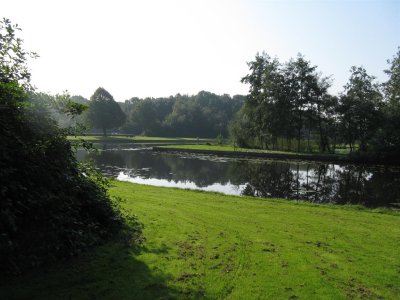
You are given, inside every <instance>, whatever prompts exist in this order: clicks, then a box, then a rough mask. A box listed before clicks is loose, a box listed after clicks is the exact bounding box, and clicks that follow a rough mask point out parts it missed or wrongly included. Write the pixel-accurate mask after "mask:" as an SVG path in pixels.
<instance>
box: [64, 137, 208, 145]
mask: <svg viewBox="0 0 400 300" xmlns="http://www.w3.org/2000/svg"><path fill="white" fill-rule="evenodd" d="M80 139H84V140H86V141H88V142H93V143H95V142H99V143H101V142H120V143H129V142H132V143H136V142H140V141H146V142H152V141H154V142H159V141H163V142H164V141H165V142H168V141H172V142H179V141H182V142H197V141H199V142H203V143H205V142H208V141H210V139H200V138H199V139H196V138H183V137H176V138H175V137H174V138H168V137H151V136H125V135H109V136H100V135H99V136H96V135H81V136H68V140H70V141H76V140H80Z"/></svg>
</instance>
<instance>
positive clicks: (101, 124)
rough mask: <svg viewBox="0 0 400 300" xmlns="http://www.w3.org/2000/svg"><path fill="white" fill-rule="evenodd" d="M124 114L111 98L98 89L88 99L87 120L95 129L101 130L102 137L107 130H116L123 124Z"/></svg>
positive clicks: (105, 92)
mask: <svg viewBox="0 0 400 300" xmlns="http://www.w3.org/2000/svg"><path fill="white" fill-rule="evenodd" d="M125 118H126V117H125V114H124V113H123V111H122V109H121V107H120V106H119V105H118V103H117V102H115V100H114V98H113V96H111V94H110V93H109V92H107V91H106V90H105V89H103V88H101V87H99V88H98V89H97V90H96V91H95V92H94V94H93V96H92V97H90V103H89V110H88V119H89V122H90V123H91V125H92V126H93V127H95V128H101V129H102V130H103V135H104V136H106V135H107V129H108V128H116V127H119V126H121V125H122V124H124V122H125Z"/></svg>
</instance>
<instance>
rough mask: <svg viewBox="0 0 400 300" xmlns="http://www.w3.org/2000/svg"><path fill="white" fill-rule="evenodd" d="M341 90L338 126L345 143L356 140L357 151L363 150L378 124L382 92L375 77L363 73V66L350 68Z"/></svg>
mask: <svg viewBox="0 0 400 300" xmlns="http://www.w3.org/2000/svg"><path fill="white" fill-rule="evenodd" d="M350 72H351V75H350V79H349V82H348V83H347V84H346V85H345V93H344V94H343V95H342V96H341V98H340V111H341V113H342V128H343V133H344V134H345V138H346V142H348V143H350V145H352V144H354V143H355V141H356V140H358V141H359V142H360V150H361V151H367V149H368V143H369V141H371V139H372V137H373V136H374V134H375V132H376V129H377V128H378V126H379V125H380V123H379V122H380V121H381V114H382V104H383V103H382V94H381V92H380V91H379V86H378V84H377V83H375V81H374V80H375V77H373V76H370V75H368V74H367V71H366V70H365V69H364V68H363V67H358V68H357V67H354V66H353V67H352V68H351V69H350Z"/></svg>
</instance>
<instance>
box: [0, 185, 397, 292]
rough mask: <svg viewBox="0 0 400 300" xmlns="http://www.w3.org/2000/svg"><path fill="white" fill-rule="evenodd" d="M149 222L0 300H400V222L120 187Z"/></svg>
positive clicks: (344, 210)
mask: <svg viewBox="0 0 400 300" xmlns="http://www.w3.org/2000/svg"><path fill="white" fill-rule="evenodd" d="M111 193H112V194H113V195H116V196H120V197H123V198H125V199H127V201H126V202H125V203H124V206H125V207H126V208H129V209H132V211H133V212H135V213H136V214H137V215H138V217H139V219H140V220H141V221H142V222H143V224H144V226H145V227H144V236H145V238H146V241H145V243H144V245H143V248H142V249H141V250H140V251H138V252H137V251H136V250H135V249H131V248H126V247H124V246H122V245H121V244H119V243H115V244H113V243H110V244H108V245H105V246H103V247H100V248H98V249H96V250H95V251H93V252H92V253H89V254H86V255H84V256H82V257H81V258H78V259H75V260H73V261H69V262H65V263H60V264H58V265H57V266H55V267H52V268H50V269H47V270H41V271H39V272H38V271H36V272H34V273H32V274H30V275H27V276H25V277H23V278H19V279H17V280H13V281H8V282H7V281H6V282H5V281H3V282H2V286H1V288H0V299H348V298H351V299H352V298H355V299H365V298H372V299H378V298H382V299H396V298H397V299H398V295H399V294H400V286H399V282H400V258H399V249H400V215H399V214H398V213H396V212H387V211H379V210H368V209H363V208H360V207H352V206H333V205H328V206H322V205H312V204H306V203H293V202H289V201H283V200H263V199H254V198H247V197H235V196H226V195H222V194H215V193H207V192H200V191H188V190H178V189H171V188H161V187H152V186H144V185H136V184H132V183H124V182H116V183H115V186H114V187H113V188H112V189H111Z"/></svg>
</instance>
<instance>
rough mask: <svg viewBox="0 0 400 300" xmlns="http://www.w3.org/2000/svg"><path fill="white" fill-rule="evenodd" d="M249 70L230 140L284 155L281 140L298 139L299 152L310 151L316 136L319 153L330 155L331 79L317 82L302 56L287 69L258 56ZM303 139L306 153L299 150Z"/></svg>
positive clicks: (289, 64) (285, 66)
mask: <svg viewBox="0 0 400 300" xmlns="http://www.w3.org/2000/svg"><path fill="white" fill-rule="evenodd" d="M248 65H249V69H250V73H249V74H248V75H246V76H245V77H244V78H243V79H242V82H244V83H248V84H250V90H249V95H248V96H247V100H246V103H245V107H244V109H242V111H241V112H240V114H239V116H238V117H237V118H236V120H235V121H234V123H233V124H232V125H231V129H232V130H231V134H232V135H233V139H234V140H237V141H238V143H239V144H240V145H246V144H247V145H248V146H252V147H260V148H266V149H269V148H272V149H280V150H283V147H282V145H281V144H280V143H278V141H279V140H282V139H283V138H284V139H286V140H288V141H291V140H292V139H294V138H296V140H297V151H304V150H306V151H310V149H311V143H310V140H311V137H312V136H315V135H317V136H318V138H319V147H320V151H322V152H324V151H326V150H330V149H329V141H328V139H329V138H330V136H329V132H332V128H330V127H329V124H330V123H331V121H330V120H331V118H332V116H331V114H329V110H330V106H331V105H333V101H332V99H331V97H329V95H328V94H327V89H328V88H329V86H330V80H329V78H321V77H320V75H319V74H318V73H317V71H316V69H317V67H316V66H312V65H311V63H310V62H309V61H307V60H305V58H304V57H303V56H302V55H300V54H299V56H298V57H297V58H296V59H295V60H293V59H291V60H290V61H288V62H287V63H285V64H281V63H280V62H279V61H278V60H277V59H271V57H270V56H268V54H266V53H263V54H261V55H260V54H257V55H256V58H255V60H254V61H252V62H250V63H249V64H248ZM235 123H236V124H235ZM304 139H307V146H306V148H303V147H301V146H302V143H301V141H302V140H304ZM288 148H289V149H291V145H289V147H288Z"/></svg>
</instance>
